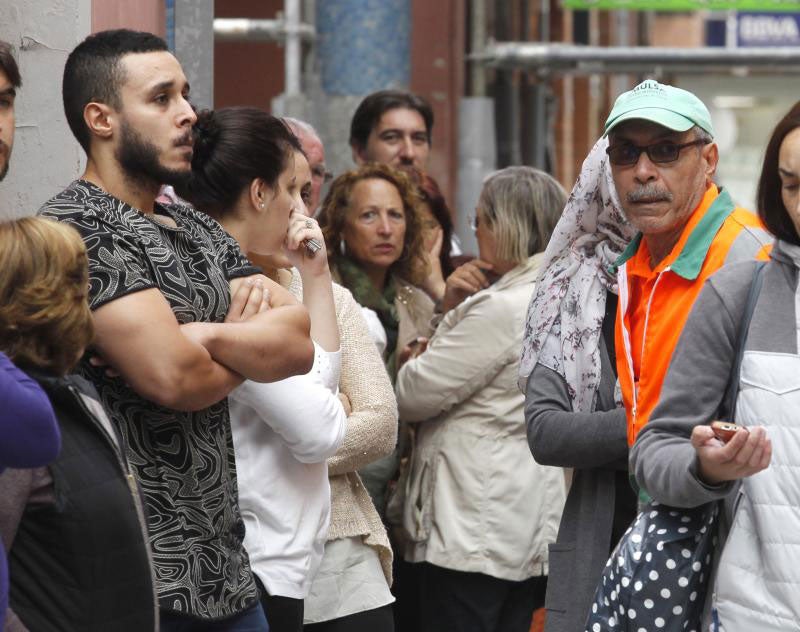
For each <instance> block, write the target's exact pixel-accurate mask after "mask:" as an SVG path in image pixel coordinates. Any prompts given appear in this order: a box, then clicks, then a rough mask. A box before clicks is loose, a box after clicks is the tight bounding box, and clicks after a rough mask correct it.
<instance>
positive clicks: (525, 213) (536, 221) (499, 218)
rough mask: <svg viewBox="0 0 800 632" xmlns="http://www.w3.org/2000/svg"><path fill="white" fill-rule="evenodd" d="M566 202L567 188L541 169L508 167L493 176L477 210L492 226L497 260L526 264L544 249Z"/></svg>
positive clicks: (487, 182)
mask: <svg viewBox="0 0 800 632" xmlns="http://www.w3.org/2000/svg"><path fill="white" fill-rule="evenodd" d="M566 203H567V193H566V191H564V188H563V187H562V186H561V185H560V184H559V183H558V182H557V181H556V180H555V179H554V178H553V177H552V176H550V175H548V174H546V173H545V172H544V171H540V170H539V169H534V168H533V167H506V168H505V169H501V170H500V171H495V172H494V173H492V174H490V175H489V176H488V177H487V178H486V180H484V182H483V189H481V195H480V198H479V199H478V208H480V210H481V219H482V220H485V221H486V223H487V224H488V225H489V226H490V227H491V230H492V234H493V235H494V238H495V241H496V247H495V254H496V256H497V258H498V259H503V260H505V261H513V262H515V263H523V262H524V261H526V260H527V259H528V257H530V256H531V255H534V254H536V253H537V252H541V251H542V250H544V249H545V247H546V246H547V242H548V241H550V236H551V235H552V234H553V229H554V228H555V226H556V223H557V222H558V219H559V217H561V212H562V211H563V209H564V205H565V204H566Z"/></svg>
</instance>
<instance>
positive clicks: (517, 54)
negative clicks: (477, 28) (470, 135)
mask: <svg viewBox="0 0 800 632" xmlns="http://www.w3.org/2000/svg"><path fill="white" fill-rule="evenodd" d="M471 57H472V58H473V59H476V60H477V61H480V62H481V63H484V64H487V65H488V66H490V67H495V68H526V69H528V70H532V71H538V72H539V73H540V74H543V75H544V76H546V75H547V74H549V73H552V72H558V73H575V74H593V73H626V72H627V73H635V72H648V71H656V72H667V71H668V72H683V73H704V72H708V71H709V70H728V71H731V72H741V73H747V72H763V73H772V74H774V73H775V72H777V71H780V72H792V73H797V72H800V56H798V55H797V49H796V48H734V49H726V48H714V47H702V48H668V47H645V46H609V47H604V46H576V45H565V44H536V43H529V42H497V43H493V44H489V45H488V46H487V47H486V49H485V50H484V53H483V54H481V55H473V56H471Z"/></svg>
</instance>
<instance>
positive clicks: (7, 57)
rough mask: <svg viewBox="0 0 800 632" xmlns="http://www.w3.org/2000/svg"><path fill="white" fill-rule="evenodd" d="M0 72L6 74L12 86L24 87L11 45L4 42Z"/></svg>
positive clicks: (0, 56)
mask: <svg viewBox="0 0 800 632" xmlns="http://www.w3.org/2000/svg"><path fill="white" fill-rule="evenodd" d="M0 70H2V71H3V72H4V73H5V75H6V77H8V81H9V83H10V84H11V85H12V86H14V87H15V88H19V87H20V86H21V85H22V77H20V75H19V66H17V60H16V59H14V54H13V53H12V48H11V44H9V43H8V42H3V41H0Z"/></svg>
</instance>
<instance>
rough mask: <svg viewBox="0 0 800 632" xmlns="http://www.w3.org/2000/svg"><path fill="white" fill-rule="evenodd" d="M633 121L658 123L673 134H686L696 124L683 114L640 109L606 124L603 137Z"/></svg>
mask: <svg viewBox="0 0 800 632" xmlns="http://www.w3.org/2000/svg"><path fill="white" fill-rule="evenodd" d="M631 120H640V121H650V122H651V123H656V124H657V125H661V126H662V127H666V128H667V129H671V130H672V131H673V132H685V131H687V130H690V129H692V128H693V127H694V126H695V125H696V123H695V122H694V121H693V120H692V119H689V118H686V117H685V116H683V115H682V114H677V113H675V112H673V111H671V110H665V109H663V108H639V109H637V110H631V111H629V112H625V113H624V114H620V115H619V116H618V117H617V118H615V119H614V120H612V121H609V122H608V123H606V129H605V131H604V132H603V136H608V133H609V132H610V131H611V130H612V129H614V128H615V127H616V126H617V125H619V124H620V123H624V122H625V121H631Z"/></svg>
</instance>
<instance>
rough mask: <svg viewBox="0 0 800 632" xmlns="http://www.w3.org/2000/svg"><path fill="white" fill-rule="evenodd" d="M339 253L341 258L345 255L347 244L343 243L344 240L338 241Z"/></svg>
mask: <svg viewBox="0 0 800 632" xmlns="http://www.w3.org/2000/svg"><path fill="white" fill-rule="evenodd" d="M339 252H340V253H341V255H342V256H343V257H344V256H345V255H346V254H347V244H345V243H344V239H340V240H339Z"/></svg>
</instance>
